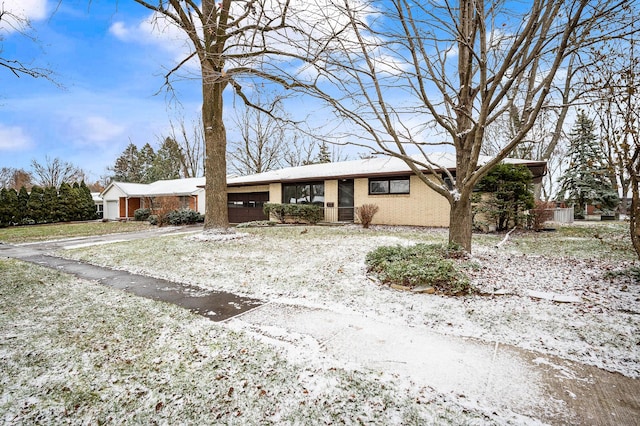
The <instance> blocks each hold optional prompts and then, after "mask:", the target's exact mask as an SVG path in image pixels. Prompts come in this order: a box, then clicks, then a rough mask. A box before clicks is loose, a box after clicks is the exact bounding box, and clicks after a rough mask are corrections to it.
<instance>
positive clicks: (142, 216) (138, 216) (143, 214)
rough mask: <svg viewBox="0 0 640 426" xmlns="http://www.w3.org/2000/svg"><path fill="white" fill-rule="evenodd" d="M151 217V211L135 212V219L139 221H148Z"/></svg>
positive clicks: (141, 210) (140, 210)
mask: <svg viewBox="0 0 640 426" xmlns="http://www.w3.org/2000/svg"><path fill="white" fill-rule="evenodd" d="M149 216H151V209H138V210H136V211H134V212H133V218H134V219H135V220H138V221H144V220H148V219H149Z"/></svg>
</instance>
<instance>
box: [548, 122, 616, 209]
mask: <svg viewBox="0 0 640 426" xmlns="http://www.w3.org/2000/svg"><path fill="white" fill-rule="evenodd" d="M568 157H569V166H568V168H567V171H566V172H565V173H564V175H562V177H561V178H560V180H559V184H560V191H559V192H558V198H559V199H560V200H561V201H565V202H566V203H568V204H572V205H573V206H574V209H575V210H574V215H575V217H576V219H584V218H585V216H586V206H587V205H594V206H596V208H598V209H600V210H601V211H603V212H607V213H610V212H613V211H614V210H615V209H616V207H617V206H618V204H619V203H620V199H619V197H618V194H616V192H615V190H614V189H613V186H612V184H611V180H610V179H609V167H608V165H607V164H606V163H605V161H604V159H605V158H606V156H605V155H604V152H603V151H602V148H601V147H600V144H599V143H598V141H597V138H596V136H595V129H594V123H593V120H591V119H590V118H589V117H588V116H587V115H586V114H585V113H584V112H580V113H579V114H578V117H577V120H576V123H575V125H574V126H573V129H572V130H571V133H570V145H569V152H568Z"/></svg>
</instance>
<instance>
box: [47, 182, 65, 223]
mask: <svg viewBox="0 0 640 426" xmlns="http://www.w3.org/2000/svg"><path fill="white" fill-rule="evenodd" d="M63 186H66V187H68V186H69V184H68V183H63V184H62V185H60V187H61V188H62V187H63ZM60 220H65V218H63V217H62V215H61V214H60V203H59V199H58V190H57V189H56V188H55V187H53V186H47V187H46V188H44V191H43V194H42V216H41V221H42V222H47V223H53V222H59V221H60Z"/></svg>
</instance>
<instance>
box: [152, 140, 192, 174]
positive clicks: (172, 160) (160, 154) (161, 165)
mask: <svg viewBox="0 0 640 426" xmlns="http://www.w3.org/2000/svg"><path fill="white" fill-rule="evenodd" d="M183 163H184V159H183V155H182V149H180V145H178V143H177V142H176V140H175V139H173V138H170V137H169V138H166V139H165V140H164V142H163V143H162V145H161V146H160V148H159V149H158V151H157V152H156V155H155V158H154V159H153V165H152V167H151V169H152V170H151V173H150V177H151V178H152V179H151V182H155V181H156V180H164V179H179V178H180V175H181V173H180V171H181V169H182V164H183Z"/></svg>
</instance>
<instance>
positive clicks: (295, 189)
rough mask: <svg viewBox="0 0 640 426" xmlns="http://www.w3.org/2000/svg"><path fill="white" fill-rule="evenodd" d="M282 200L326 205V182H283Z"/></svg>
mask: <svg viewBox="0 0 640 426" xmlns="http://www.w3.org/2000/svg"><path fill="white" fill-rule="evenodd" d="M282 202H283V203H284V204H316V205H318V206H320V207H324V183H322V182H310V183H297V184H283V185H282Z"/></svg>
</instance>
